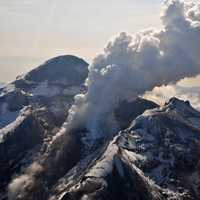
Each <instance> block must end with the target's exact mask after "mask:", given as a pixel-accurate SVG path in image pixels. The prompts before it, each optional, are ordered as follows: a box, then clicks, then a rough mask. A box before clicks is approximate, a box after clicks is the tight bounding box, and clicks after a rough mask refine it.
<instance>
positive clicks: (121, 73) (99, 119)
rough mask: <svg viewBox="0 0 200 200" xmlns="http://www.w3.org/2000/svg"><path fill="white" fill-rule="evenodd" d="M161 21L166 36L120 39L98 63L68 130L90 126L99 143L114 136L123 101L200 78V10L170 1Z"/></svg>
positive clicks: (78, 99) (146, 33)
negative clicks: (116, 111)
mask: <svg viewBox="0 0 200 200" xmlns="http://www.w3.org/2000/svg"><path fill="white" fill-rule="evenodd" d="M161 19H162V22H163V30H161V31H156V30H146V31H143V32H140V33H138V34H137V35H135V36H132V35H128V34H127V33H121V34H120V35H119V36H118V37H116V38H115V39H114V40H112V41H111V42H109V44H108V45H107V47H106V48H105V49H104V52H103V53H102V54H100V55H99V56H97V57H96V58H95V59H94V61H93V63H92V64H91V66H90V67H89V76H88V79H87V81H86V85H87V87H88V91H87V93H86V94H79V95H77V96H76V97H75V103H74V105H73V106H72V108H71V109H70V111H69V117H68V126H69V127H73V128H74V127H84V126H86V128H87V129H88V130H89V131H90V132H91V133H92V136H93V137H94V138H98V137H102V136H103V134H108V133H112V131H115V130H116V129H117V128H118V127H117V124H116V123H115V120H113V119H111V118H113V115H112V112H113V110H114V108H115V107H116V106H117V104H118V103H119V101H120V100H124V99H127V98H130V97H134V96H136V95H138V94H143V93H144V92H145V91H147V90H152V89H153V88H154V87H155V86H161V85H165V84H168V83H171V82H176V81H178V80H180V79H182V78H184V77H191V76H194V75H196V74H199V73H200V4H198V3H191V2H187V3H185V2H181V1H179V0H169V1H166V2H165V9H164V11H163V15H162V18H161Z"/></svg>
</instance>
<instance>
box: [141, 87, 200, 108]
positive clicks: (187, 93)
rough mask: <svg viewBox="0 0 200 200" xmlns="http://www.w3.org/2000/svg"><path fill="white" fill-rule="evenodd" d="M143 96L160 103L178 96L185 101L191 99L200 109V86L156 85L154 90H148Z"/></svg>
mask: <svg viewBox="0 0 200 200" xmlns="http://www.w3.org/2000/svg"><path fill="white" fill-rule="evenodd" d="M143 97H144V98H146V99H149V100H152V101H154V102H156V103H158V104H160V105H164V104H165V102H167V101H168V100H169V99H170V98H172V97H177V98H179V99H182V100H184V101H190V103H191V105H192V106H193V107H194V108H196V109H197V110H200V87H184V86H179V85H167V86H161V87H155V88H154V89H153V90H152V91H150V92H146V93H145V94H144V95H143Z"/></svg>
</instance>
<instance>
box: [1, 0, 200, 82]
mask: <svg viewBox="0 0 200 200" xmlns="http://www.w3.org/2000/svg"><path fill="white" fill-rule="evenodd" d="M163 2H164V0H151V1H149V0H140V1H138V0H118V1H116V0H101V1H99V0H84V1H83V0H82V1H81V0H9V1H8V0H0V24H1V26H0V44H1V48H0V81H3V82H9V81H12V80H13V79H15V78H16V76H18V75H21V74H23V73H26V72H28V71H29V70H31V69H33V68H35V67H37V66H38V65H40V64H42V63H43V62H45V61H46V60H48V59H50V58H52V57H55V56H59V55H65V54H73V55H76V56H79V57H81V58H84V59H85V60H86V61H88V62H89V63H91V61H92V59H93V58H94V57H95V55H97V54H99V52H101V51H102V49H103V47H104V46H105V45H106V44H107V42H108V41H109V39H110V38H111V37H113V35H116V34H118V33H120V32H124V31H126V32H129V33H131V34H134V33H137V32H138V31H140V30H143V29H146V28H149V27H155V28H161V21H160V13H161V7H162V4H163ZM199 81H200V79H197V81H196V79H195V80H192V82H191V81H187V84H193V83H195V84H196V83H197V82H198V83H199Z"/></svg>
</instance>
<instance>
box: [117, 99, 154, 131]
mask: <svg viewBox="0 0 200 200" xmlns="http://www.w3.org/2000/svg"><path fill="white" fill-rule="evenodd" d="M156 107H158V105H157V104H156V103H154V102H152V101H148V100H146V99H142V98H136V99H135V100H133V101H131V102H127V101H123V102H121V103H120V105H119V106H118V108H117V109H116V110H115V116H116V119H117V121H118V122H119V124H120V128H121V129H122V130H123V129H125V128H128V126H129V125H130V123H131V122H132V121H133V119H135V118H136V117H137V116H139V115H141V114H142V113H143V112H144V111H145V110H149V109H153V108H156Z"/></svg>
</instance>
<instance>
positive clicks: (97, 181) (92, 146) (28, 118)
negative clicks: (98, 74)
mask: <svg viewBox="0 0 200 200" xmlns="http://www.w3.org/2000/svg"><path fill="white" fill-rule="evenodd" d="M87 66H88V64H87V63H86V62H85V61H83V60H82V59H80V58H77V57H75V56H60V57H56V58H53V59H51V60H49V61H47V62H46V63H44V64H43V65H41V66H39V67H38V68H36V69H34V70H33V71H31V72H29V73H28V74H26V75H25V76H23V77H22V76H21V77H18V78H17V80H16V81H14V82H12V83H11V84H9V85H7V86H6V87H4V88H2V89H0V200H97V199H98V200H118V199H119V200H126V199H127V200H129V199H131V200H132V199H133V200H175V199H177V200H190V199H191V200H193V199H199V196H200V193H199V191H200V159H199V158H200V153H199V152H200V112H198V111H196V110H195V109H194V108H192V107H191V105H190V103H189V102H184V101H181V100H179V99H176V98H172V99H171V100H170V101H169V102H168V103H166V105H165V106H163V107H159V106H158V105H157V104H155V103H153V102H151V101H148V100H144V99H141V98H137V99H132V100H131V101H122V102H121V103H120V104H119V105H118V107H117V108H116V109H115V110H114V113H113V115H114V116H115V118H116V121H117V122H118V124H119V127H120V130H121V131H120V132H116V133H115V134H114V135H112V136H110V135H108V134H106V133H105V135H104V136H103V137H101V138H98V139H93V138H92V137H91V133H90V132H89V131H88V130H87V129H86V128H82V129H72V130H70V131H66V129H65V126H66V125H65V123H64V121H65V120H66V117H67V113H68V109H69V108H70V107H71V105H72V103H73V101H74V99H73V98H74V96H75V95H76V94H78V93H80V92H82V93H84V92H85V91H86V90H87V88H86V87H85V86H84V85H83V83H84V81H85V79H86V78H87V76H88V69H87ZM63 123H64V124H63ZM102 128H103V127H102ZM63 133H64V134H63Z"/></svg>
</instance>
